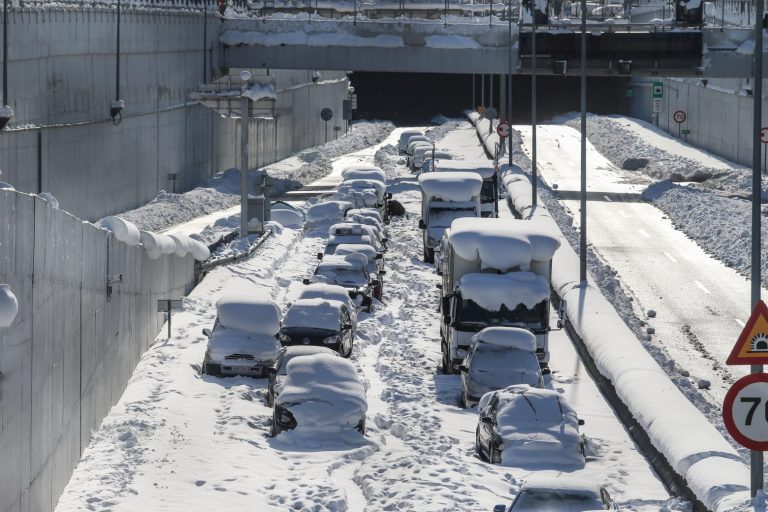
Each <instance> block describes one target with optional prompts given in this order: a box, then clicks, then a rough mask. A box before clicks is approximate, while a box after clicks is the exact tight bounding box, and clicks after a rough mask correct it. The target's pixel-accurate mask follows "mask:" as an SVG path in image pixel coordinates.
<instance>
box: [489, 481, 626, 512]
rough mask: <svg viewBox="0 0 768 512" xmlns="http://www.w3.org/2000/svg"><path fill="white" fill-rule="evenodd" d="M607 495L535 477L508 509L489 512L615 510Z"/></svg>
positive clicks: (581, 484) (587, 484) (585, 484)
mask: <svg viewBox="0 0 768 512" xmlns="http://www.w3.org/2000/svg"><path fill="white" fill-rule="evenodd" d="M618 508H619V507H618V506H617V505H616V503H615V502H614V501H613V500H612V499H611V496H610V495H609V494H608V491H607V490H606V489H605V488H604V487H602V486H599V485H595V484H594V483H592V482H591V481H587V480H583V479H576V480H575V479H573V478H572V477H568V478H563V477H559V478H554V477H541V476H535V477H532V478H530V479H529V480H527V481H526V482H525V483H524V484H523V487H522V488H521V489H520V492H518V493H517V496H515V499H514V500H513V501H512V504H511V505H510V506H509V507H506V506H505V505H496V506H495V507H493V512H542V511H552V512H561V511H562V512H592V511H596V510H618Z"/></svg>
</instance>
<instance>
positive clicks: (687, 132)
mask: <svg viewBox="0 0 768 512" xmlns="http://www.w3.org/2000/svg"><path fill="white" fill-rule="evenodd" d="M681 133H682V134H683V135H690V134H691V130H683V131H682V132H681Z"/></svg>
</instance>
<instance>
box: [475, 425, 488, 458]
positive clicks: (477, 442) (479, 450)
mask: <svg viewBox="0 0 768 512" xmlns="http://www.w3.org/2000/svg"><path fill="white" fill-rule="evenodd" d="M475 451H477V456H478V457H480V460H482V461H483V462H488V457H486V456H485V454H484V453H483V444H482V443H481V442H480V427H477V429H476V430H475Z"/></svg>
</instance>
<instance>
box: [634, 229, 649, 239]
mask: <svg viewBox="0 0 768 512" xmlns="http://www.w3.org/2000/svg"><path fill="white" fill-rule="evenodd" d="M637 232H638V233H640V234H641V235H643V236H644V237H645V238H651V235H649V234H648V233H647V232H646V231H645V230H644V229H638V230H637Z"/></svg>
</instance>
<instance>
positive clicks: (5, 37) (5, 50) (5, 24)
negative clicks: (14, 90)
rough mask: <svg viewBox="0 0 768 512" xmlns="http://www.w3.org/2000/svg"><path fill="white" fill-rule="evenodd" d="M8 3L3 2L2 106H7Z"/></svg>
mask: <svg viewBox="0 0 768 512" xmlns="http://www.w3.org/2000/svg"><path fill="white" fill-rule="evenodd" d="M8 1H9V0H3V104H2V105H0V107H2V106H5V105H7V104H8Z"/></svg>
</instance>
